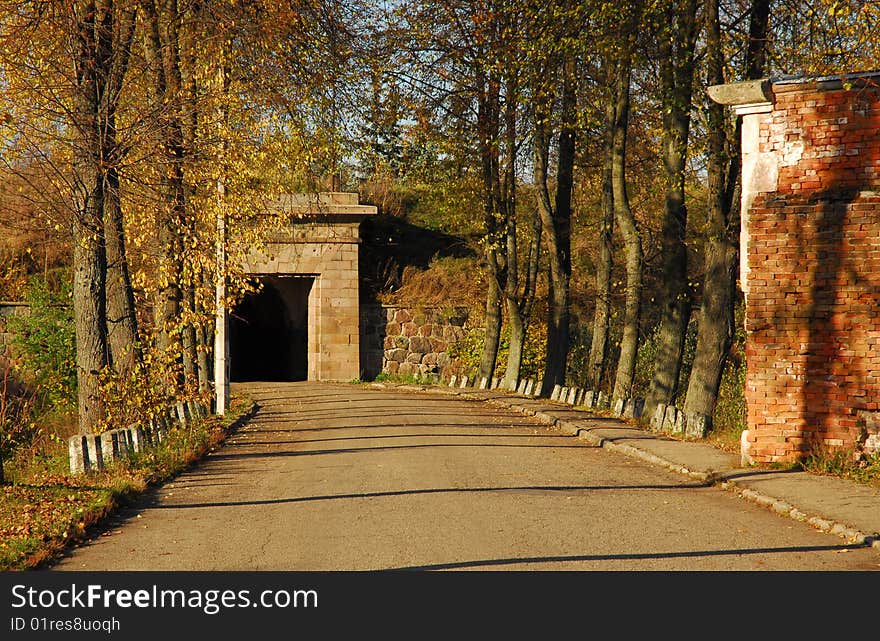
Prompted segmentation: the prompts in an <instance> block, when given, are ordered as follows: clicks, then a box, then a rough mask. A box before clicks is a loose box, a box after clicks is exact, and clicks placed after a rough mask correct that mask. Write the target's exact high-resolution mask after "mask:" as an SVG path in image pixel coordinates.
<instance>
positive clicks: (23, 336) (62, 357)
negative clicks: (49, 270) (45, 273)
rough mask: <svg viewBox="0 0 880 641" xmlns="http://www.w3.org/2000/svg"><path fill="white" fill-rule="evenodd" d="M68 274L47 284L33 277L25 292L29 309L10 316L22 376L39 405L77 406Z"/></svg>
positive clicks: (62, 409)
mask: <svg viewBox="0 0 880 641" xmlns="http://www.w3.org/2000/svg"><path fill="white" fill-rule="evenodd" d="M71 298H72V289H71V284H70V279H69V278H62V279H60V280H59V282H58V284H57V286H55V287H50V286H49V284H48V283H47V282H46V280H45V279H43V278H33V279H31V281H30V283H29V284H28V287H27V290H26V292H25V302H27V303H28V304H29V305H30V313H29V314H22V315H19V316H13V317H11V318H10V319H9V330H10V331H11V332H12V345H13V348H14V351H15V354H16V358H17V361H18V363H20V366H21V367H20V369H21V374H22V377H23V378H24V379H25V381H26V382H29V383H32V384H33V385H34V386H35V388H36V393H37V394H36V401H37V403H38V404H39V405H40V406H41V408H49V409H52V410H60V411H67V410H70V409H72V408H75V407H76V338H75V330H74V322H73V308H72V305H71Z"/></svg>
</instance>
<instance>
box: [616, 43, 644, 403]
mask: <svg viewBox="0 0 880 641" xmlns="http://www.w3.org/2000/svg"><path fill="white" fill-rule="evenodd" d="M629 87H630V62H629V59H628V56H626V57H624V58H622V59H621V61H620V64H619V65H618V69H617V77H616V80H615V91H614V105H615V106H614V119H613V126H612V145H611V150H612V151H611V184H612V191H613V202H614V217H615V219H616V220H617V226H618V227H619V228H620V232H621V234H622V236H623V242H624V248H625V251H626V299H625V303H624V318H623V335H622V337H621V341H620V356H619V358H618V361H617V372H616V374H615V377H614V389H613V391H612V395H611V398H612V407H619V406H620V403H621V402H624V403H625V402H626V401H627V400H629V399H630V397H631V395H632V384H633V378H634V376H635V370H636V358H637V356H638V350H639V320H640V316H641V299H642V269H643V267H642V264H643V262H644V258H643V255H642V239H641V235H640V233H639V229H638V226H637V225H636V220H635V217H634V216H633V213H632V210H631V209H630V204H629V194H628V192H627V187H626V144H627V130H628V127H629V102H630V100H629V92H630V89H629Z"/></svg>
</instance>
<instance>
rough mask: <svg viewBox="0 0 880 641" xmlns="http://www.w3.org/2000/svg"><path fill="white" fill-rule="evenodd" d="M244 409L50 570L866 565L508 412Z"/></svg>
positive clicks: (285, 393)
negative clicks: (175, 473)
mask: <svg viewBox="0 0 880 641" xmlns="http://www.w3.org/2000/svg"><path fill="white" fill-rule="evenodd" d="M241 387H242V388H244V389H246V390H247V391H248V392H249V393H250V394H251V395H252V396H253V398H254V399H255V400H256V401H257V403H258V404H259V406H260V409H259V411H258V412H257V414H256V416H255V417H254V418H253V419H252V420H251V421H250V422H249V423H248V424H247V425H246V426H245V427H243V428H242V429H241V430H240V431H239V432H238V433H236V434H235V435H234V436H233V437H231V438H230V440H229V441H228V442H227V445H226V446H224V447H223V448H221V449H219V450H217V451H216V452H214V453H212V454H211V455H209V456H208V457H207V458H206V459H205V460H204V462H202V463H201V464H199V465H198V466H197V467H195V468H193V469H192V470H191V471H188V472H186V473H184V474H182V475H181V476H179V477H178V478H176V479H175V480H174V481H173V482H170V483H167V484H165V485H164V486H162V487H159V488H157V489H155V490H153V491H151V492H149V493H147V494H146V495H145V496H144V497H143V500H141V501H140V502H139V503H138V504H136V505H134V506H132V507H131V508H129V509H126V510H124V511H123V512H121V513H120V514H119V515H118V517H117V518H116V519H115V520H114V521H113V522H112V523H111V525H110V526H109V527H108V529H106V530H105V531H104V532H103V533H102V534H101V535H99V536H97V537H96V538H94V539H93V540H92V541H90V542H89V543H87V544H86V545H84V546H83V547H80V548H78V549H75V550H73V551H72V552H71V553H70V554H68V555H67V556H66V557H65V558H63V559H62V560H61V561H59V562H58V563H57V564H55V565H54V566H52V567H51V568H50V569H51V570H379V569H437V570H444V569H452V570H506V569H509V570H587V571H593V570H640V571H641V570H664V571H665V570H746V571H748V570H824V571H828V570H834V571H839V570H880V557H878V555H877V553H876V552H875V551H872V550H870V549H866V548H863V547H858V546H849V545H847V544H846V542H845V541H843V540H842V539H840V538H839V537H836V536H832V535H829V534H825V533H822V532H819V531H817V530H814V529H813V528H811V527H810V526H809V525H807V524H804V523H799V522H796V521H793V520H791V519H788V518H783V517H780V516H779V515H777V514H774V513H772V512H771V511H769V510H768V509H766V508H763V507H760V506H757V505H755V504H753V503H750V502H748V501H745V500H742V499H740V498H738V497H737V496H735V495H734V494H732V493H730V492H725V491H724V490H721V489H719V488H716V487H711V486H705V485H701V484H700V483H697V482H694V481H692V480H689V479H686V478H684V477H682V476H680V475H677V474H675V473H673V472H669V471H667V470H665V469H661V468H659V467H654V466H652V465H650V464H647V463H645V462H642V461H639V460H636V459H632V458H628V457H626V456H623V455H620V454H617V453H615V452H609V451H608V450H603V449H597V448H594V447H591V446H590V445H588V444H587V443H586V442H585V441H583V440H579V439H577V438H574V437H571V436H565V435H562V434H561V433H560V432H558V431H556V430H554V429H553V428H551V427H548V426H546V425H543V424H541V423H538V422H537V421H535V420H534V419H532V418H529V417H526V416H523V415H520V414H518V413H515V412H512V411H510V410H505V409H501V408H497V407H492V406H490V405H488V404H485V403H482V402H479V401H468V400H463V399H460V398H456V397H445V396H439V395H436V394H428V393H417V392H405V391H399V390H397V391H396V390H378V389H370V388H367V387H364V386H354V385H332V384H316V383H262V384H256V383H255V384H247V385H242V386H241Z"/></svg>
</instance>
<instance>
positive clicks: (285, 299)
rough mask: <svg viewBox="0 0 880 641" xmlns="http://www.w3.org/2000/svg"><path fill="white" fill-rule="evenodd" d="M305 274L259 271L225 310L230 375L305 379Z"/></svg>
mask: <svg viewBox="0 0 880 641" xmlns="http://www.w3.org/2000/svg"><path fill="white" fill-rule="evenodd" d="M314 280H315V279H314V278H312V277H304V276H263V277H261V278H260V281H261V282H262V285H263V286H262V288H261V289H260V291H259V292H256V293H254V294H249V295H248V296H246V297H245V298H244V300H242V301H241V303H239V305H238V306H237V307H236V308H235V310H233V312H232V313H231V314H230V322H229V360H230V363H229V368H230V372H229V378H230V380H232V381H236V382H245V381H304V380H307V379H308V371H309V370H308V365H309V363H308V335H309V334H308V309H309V292H310V291H311V288H312V283H313V282H314Z"/></svg>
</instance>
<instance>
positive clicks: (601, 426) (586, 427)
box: [372, 383, 880, 552]
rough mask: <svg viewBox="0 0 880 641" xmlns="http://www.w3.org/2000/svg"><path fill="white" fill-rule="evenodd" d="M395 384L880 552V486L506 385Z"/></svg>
mask: <svg viewBox="0 0 880 641" xmlns="http://www.w3.org/2000/svg"><path fill="white" fill-rule="evenodd" d="M372 385H374V386H384V385H382V384H378V383H373V384H372ZM395 387H397V388H404V389H409V390H411V391H430V392H434V393H439V394H452V395H455V396H461V397H463V398H470V399H478V400H483V401H485V402H487V403H489V404H491V405H496V406H500V407H505V408H509V409H514V410H517V411H520V412H522V413H524V414H526V415H528V416H535V417H536V418H538V419H540V420H541V421H543V422H544V423H546V424H548V425H552V426H554V427H555V428H557V429H558V430H559V431H561V432H562V433H564V434H569V435H572V436H577V437H578V438H580V439H583V440H585V441H587V442H588V443H592V444H594V445H597V446H600V447H604V448H607V449H609V450H613V451H616V452H620V453H622V454H626V455H628V456H632V457H636V458H639V459H642V460H644V461H647V462H650V463H653V464H656V465H660V466H663V467H666V468H668V469H670V470H673V471H675V472H678V473H680V474H683V475H684V476H686V477H689V478H693V479H697V480H702V481H707V482H711V483H715V484H718V485H720V486H721V487H723V488H725V489H729V490H732V491H734V492H736V493H738V494H739V495H740V496H742V497H743V498H745V499H748V500H750V501H753V502H755V503H758V504H759V505H763V506H766V507H767V508H769V509H771V510H773V511H775V512H777V513H779V514H780V515H783V516H788V517H790V518H792V519H795V520H797V521H806V522H808V523H809V524H810V525H812V526H813V527H815V528H817V529H819V530H822V531H824V532H830V533H832V534H836V535H839V536H841V537H843V538H845V539H846V540H848V541H850V542H857V543H862V544H865V545H872V546H873V547H874V548H875V549H876V550H877V551H878V552H880V490H876V489H873V488H871V487H866V486H864V485H862V484H859V483H856V482H853V481H848V480H844V479H840V478H836V477H830V476H819V475H815V474H811V473H809V472H803V471H790V470H785V471H774V470H768V469H758V468H751V467H743V466H742V465H741V463H740V457H739V456H738V455H735V454H731V453H728V452H725V451H723V450H720V449H718V448H716V447H714V446H712V445H709V444H707V443H699V442H693V441H684V440H678V439H674V438H671V437H669V436H667V435H664V434H658V433H654V432H650V431H647V430H643V429H639V428H635V427H632V426H631V425H629V424H628V423H626V422H624V421H621V420H617V419H613V418H604V417H600V416H597V415H595V414H593V413H591V412H589V411H586V410H578V409H576V408H573V407H571V406H569V405H567V404H564V403H560V402H554V401H548V400H545V399H538V398H534V397H528V396H522V395H519V394H514V393H512V392H507V391H499V390H477V389H471V388H465V389H458V388H449V387H442V386H417V385H398V386H395Z"/></svg>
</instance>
